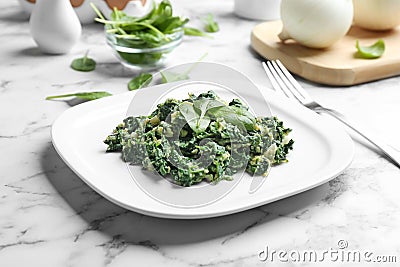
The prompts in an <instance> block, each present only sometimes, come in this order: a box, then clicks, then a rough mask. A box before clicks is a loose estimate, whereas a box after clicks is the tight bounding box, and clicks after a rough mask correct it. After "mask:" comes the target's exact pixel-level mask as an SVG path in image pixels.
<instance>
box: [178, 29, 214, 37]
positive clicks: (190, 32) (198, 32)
mask: <svg viewBox="0 0 400 267" xmlns="http://www.w3.org/2000/svg"><path fill="white" fill-rule="evenodd" d="M183 30H184V33H185V35H189V36H200V37H208V38H212V37H211V36H210V35H208V34H207V33H205V32H203V31H201V30H199V29H196V28H192V27H184V28H183Z"/></svg>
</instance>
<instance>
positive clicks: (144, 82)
mask: <svg viewBox="0 0 400 267" xmlns="http://www.w3.org/2000/svg"><path fill="white" fill-rule="evenodd" d="M152 80H153V75H152V74H150V73H141V74H140V75H139V76H137V77H135V78H133V79H132V80H131V81H130V82H129V83H128V89H129V90H130V91H133V90H137V89H140V88H144V87H147V86H148V85H149V84H150V83H151V81H152Z"/></svg>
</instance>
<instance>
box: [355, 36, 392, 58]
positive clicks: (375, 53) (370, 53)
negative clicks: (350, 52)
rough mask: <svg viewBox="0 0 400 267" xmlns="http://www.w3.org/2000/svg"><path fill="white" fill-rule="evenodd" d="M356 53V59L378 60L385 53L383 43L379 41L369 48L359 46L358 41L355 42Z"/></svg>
mask: <svg viewBox="0 0 400 267" xmlns="http://www.w3.org/2000/svg"><path fill="white" fill-rule="evenodd" d="M356 48H357V53H356V57H358V58H365V59H375V58H379V57H381V56H382V55H383V53H384V52H385V42H384V41H383V40H382V39H379V40H378V41H377V42H376V43H374V44H373V45H371V46H360V43H359V42H358V40H357V41H356Z"/></svg>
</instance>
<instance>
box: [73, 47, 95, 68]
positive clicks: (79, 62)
mask: <svg viewBox="0 0 400 267" xmlns="http://www.w3.org/2000/svg"><path fill="white" fill-rule="evenodd" d="M88 53H89V51H88V52H86V54H85V55H84V56H83V57H81V58H77V59H74V60H73V61H72V63H71V68H72V69H74V70H76V71H84V72H88V71H93V70H94V69H96V61H94V59H92V58H90V57H88V56H87V55H88Z"/></svg>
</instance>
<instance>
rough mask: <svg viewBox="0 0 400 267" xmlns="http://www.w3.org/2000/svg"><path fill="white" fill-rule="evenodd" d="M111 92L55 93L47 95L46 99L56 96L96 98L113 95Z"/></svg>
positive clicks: (84, 98)
mask: <svg viewBox="0 0 400 267" xmlns="http://www.w3.org/2000/svg"><path fill="white" fill-rule="evenodd" d="M111 95H112V94H110V93H109V92H105V91H100V92H81V93H72V94H65V95H54V96H48V97H46V100H52V99H56V98H65V97H76V98H79V99H82V100H88V101H90V100H95V99H99V98H102V97H107V96H111Z"/></svg>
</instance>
